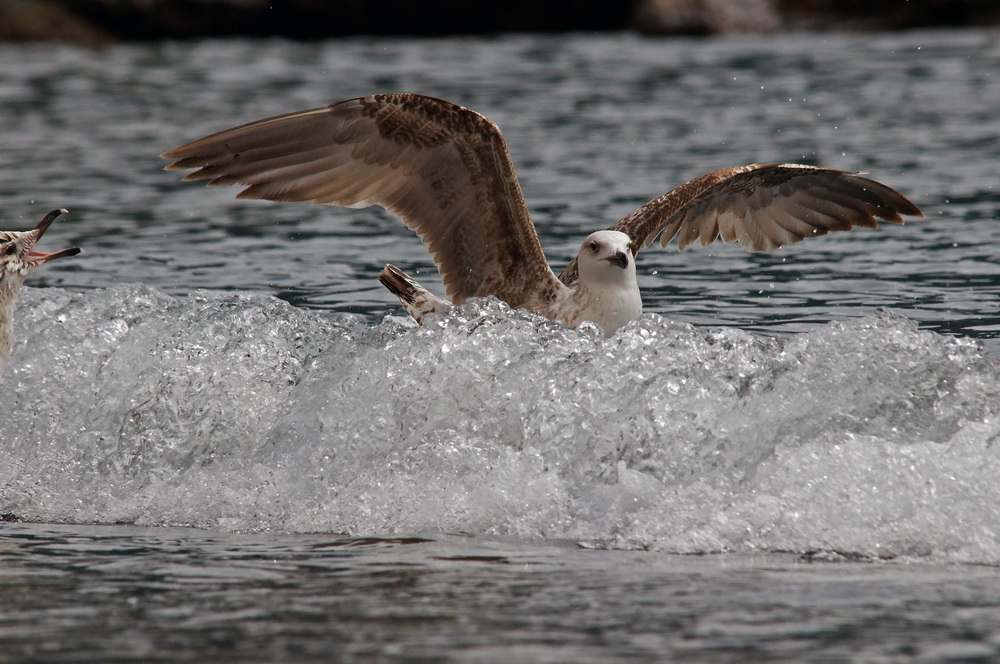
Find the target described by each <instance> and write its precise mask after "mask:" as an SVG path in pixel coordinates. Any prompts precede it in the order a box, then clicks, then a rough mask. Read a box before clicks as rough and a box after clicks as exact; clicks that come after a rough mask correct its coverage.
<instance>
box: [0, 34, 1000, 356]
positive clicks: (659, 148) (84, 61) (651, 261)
mask: <svg viewBox="0 0 1000 664" xmlns="http://www.w3.org/2000/svg"><path fill="white" fill-rule="evenodd" d="M996 40H997V37H996V33H995V32H987V31H982V32H977V31H970V32H917V33H908V34H903V35H867V36H858V37H850V36H832V35H797V36H783V37H781V38H780V39H735V40H729V41H688V40H643V39H639V38H636V37H634V36H629V35H611V36H607V35H600V36H598V35H579V36H567V37H529V36H514V37H504V38H500V39H490V40H475V39H451V40H386V39H356V40H344V41H333V42H320V43H309V44H292V43H287V42H282V41H263V42H250V41H247V42H239V41H236V42H229V41H225V42H223V41H205V42H193V43H184V44H173V43H168V44H162V45H155V46H122V47H112V48H108V49H105V50H100V51H95V52H80V51H78V50H76V49H72V48H60V47H53V46H38V47H25V46H18V47H6V48H5V50H4V51H3V55H2V57H3V60H4V63H5V67H4V73H3V75H2V76H0V104H2V105H0V110H2V118H0V131H2V132H3V136H4V149H3V153H2V155H0V160H2V161H0V167H2V168H3V173H4V177H3V182H2V184H0V213H2V215H3V221H4V223H5V224H7V225H11V224H14V223H18V222H22V221H23V222H29V221H32V220H35V219H36V218H39V217H40V216H41V215H42V214H43V213H44V212H45V211H48V210H49V209H51V208H53V207H58V206H63V207H67V208H69V209H71V211H72V212H73V213H74V215H73V217H72V218H71V220H69V221H67V222H65V223H64V225H63V228H62V229H61V232H62V234H63V235H62V237H65V238H67V239H69V240H70V241H72V242H75V243H77V244H79V245H81V246H83V247H85V248H86V249H87V256H86V257H85V258H83V259H80V260H77V261H75V262H73V263H65V264H63V265H62V266H60V267H59V269H58V270H50V271H49V272H48V274H47V275H42V276H40V277H38V279H42V280H43V281H41V282H37V281H36V282H35V283H48V284H52V285H62V286H65V287H68V288H71V289H73V290H80V289H89V288H94V287H104V286H109V285H112V284H116V283H121V282H130V281H141V282H143V283H146V284H149V285H151V286H155V287H156V288H159V289H161V290H164V291H166V292H168V293H172V294H186V293H188V292H190V291H191V290H192V289H193V288H196V287H201V288H210V289H217V288H227V289H229V288H235V289H247V290H252V291H255V292H269V293H274V294H276V295H279V296H280V297H283V298H285V299H288V300H290V301H292V302H294V303H296V304H301V305H305V306H310V307H323V308H332V309H336V310H341V311H352V312H360V313H365V314H370V313H376V314H381V313H384V312H390V311H396V310H397V308H396V306H395V303H394V301H393V299H392V298H391V297H388V296H386V294H385V293H383V292H382V290H381V287H380V286H379V285H378V284H377V283H376V282H375V280H374V276H375V275H376V274H377V272H378V270H379V269H381V267H382V265H383V264H384V263H385V262H387V261H394V262H396V263H398V264H400V265H401V267H404V268H405V269H417V270H421V269H422V270H428V271H432V272H433V265H432V264H431V263H430V262H429V260H428V257H427V255H426V252H425V251H424V249H423V248H422V247H421V245H420V243H419V242H417V241H416V240H415V239H414V238H413V237H412V236H411V235H410V234H409V232H408V231H406V230H405V229H404V228H402V226H401V225H400V224H399V223H398V222H397V221H396V220H395V219H392V218H391V217H389V215H386V214H381V213H380V211H379V210H377V209H374V208H372V209H368V210H361V211H349V210H338V209H328V208H323V207H320V206H304V205H276V204H271V203H262V202H249V203H248V202H236V201H235V200H233V197H234V195H235V193H236V189H235V188H227V189H223V190H214V191H206V190H204V189H202V188H200V187H199V186H197V185H185V186H181V185H180V184H178V179H179V178H178V176H177V174H175V173H164V172H161V171H160V170H159V169H160V168H161V167H162V166H163V163H162V162H160V161H159V160H158V158H157V155H158V154H159V153H160V152H162V151H163V150H165V149H167V148H170V147H173V146H175V145H178V144H180V143H181V142H184V141H187V140H190V139H192V138H195V137H198V136H201V135H203V134H205V133H208V132H211V131H216V130H218V129H221V128H225V127H228V126H231V125H233V124H236V123H238V122H244V121H249V120H253V119H257V118H260V117H265V116H268V115H272V114H277V113H281V112H285V111H288V110H294V109H300V108H309V107H313V106H319V105H323V104H326V103H329V102H331V101H335V100H339V99H346V98H350V97H353V96H357V95H363V94H369V93H372V92H385V91H415V92H422V93H425V94H430V95H434V96H439V97H442V98H445V99H450V100H454V101H457V102H459V103H462V104H464V105H467V106H470V107H472V108H475V109H477V110H479V111H481V112H483V113H485V114H486V115H488V116H489V117H491V118H492V119H494V120H495V121H496V122H498V123H499V125H500V126H501V128H502V129H503V130H504V131H505V133H506V135H507V137H508V140H509V142H510V146H511V150H512V153H513V157H514V161H515V164H516V166H517V167H518V170H519V173H520V176H521V180H522V185H523V187H524V190H525V194H526V197H527V200H528V204H529V207H530V209H531V211H532V214H533V216H534V218H535V221H536V224H537V226H538V228H539V231H540V234H541V236H542V241H543V246H544V247H545V248H546V250H547V252H548V253H549V256H550V259H551V260H552V262H553V264H554V265H556V266H557V267H561V266H562V265H564V264H565V263H566V262H567V261H568V260H569V258H571V257H572V256H573V255H574V254H575V252H576V250H577V248H578V245H579V242H580V241H581V239H582V238H583V237H585V236H586V235H587V234H589V233H590V232H591V231H593V230H595V229H598V228H603V227H606V226H607V225H609V224H610V223H611V222H613V221H615V220H617V219H618V218H619V217H621V216H623V215H625V214H627V213H628V212H630V211H632V210H633V209H635V208H636V207H638V206H639V205H640V204H642V203H644V202H645V201H647V200H649V199H651V198H653V197H655V196H658V195H659V194H661V193H662V192H664V191H666V190H667V189H669V188H671V187H673V186H675V185H677V184H680V183H681V182H684V181H686V180H688V179H690V178H692V177H694V176H696V175H699V174H701V173H703V172H706V171H708V170H712V169H715V168H720V167H724V166H732V165H736V164H742V163H751V162H763V161H779V162H780V161H784V162H804V163H809V164H815V165H821V166H828V167H834V168H843V169H849V170H865V171H869V172H871V173H872V175H873V176H874V177H876V178H878V179H881V180H882V181H884V182H886V183H887V184H889V185H891V186H894V187H897V188H898V189H900V190H901V191H902V192H904V193H905V194H907V195H908V196H910V197H912V199H913V200H914V201H915V202H916V203H917V204H918V205H920V206H921V207H922V208H923V209H924V211H925V212H926V214H927V219H926V220H924V221H917V222H914V223H913V224H912V225H910V226H908V227H904V228H897V227H889V228H884V229H881V230H879V231H877V232H869V231H861V232H856V233H851V234H844V235H838V236H835V237H825V238H823V239H821V240H819V241H817V242H815V243H810V244H807V245H799V246H796V247H791V248H786V249H784V250H782V251H780V252H778V253H775V254H767V255H754V256H750V255H746V254H744V253H742V252H741V251H740V250H739V248H738V247H735V246H715V247H711V248H709V249H707V250H702V249H696V250H691V251H688V252H685V253H683V254H677V253H675V251H674V250H673V249H671V250H669V251H662V250H656V249H651V250H647V251H646V252H644V254H643V255H642V256H641V257H640V260H639V273H640V284H641V286H642V288H643V289H644V294H643V296H644V299H645V301H646V305H647V309H648V310H650V311H655V312H659V313H663V314H666V315H669V316H670V317H671V318H674V319H679V320H684V321H690V322H695V323H701V324H727V325H737V326H742V327H747V328H767V329H779V330H785V331H798V330H802V329H807V328H808V326H809V324H811V323H815V322H819V321H826V320H830V319H841V318H844V317H849V316H857V315H863V314H865V313H871V312H872V311H874V310H875V309H876V308H878V307H890V308H892V309H894V310H897V311H900V312H902V313H905V314H906V315H907V316H908V317H910V318H913V319H914V320H917V321H920V322H921V323H923V324H924V325H925V326H926V327H928V328H930V329H937V330H941V331H944V332H954V333H961V334H970V335H973V336H979V337H982V336H995V335H996V334H997V331H998V325H1000V321H998V317H997V309H996V304H997V295H998V286H997V283H998V278H1000V277H998V267H997V262H996V254H995V252H994V251H993V249H992V248H993V247H995V246H996V245H997V240H998V233H1000V230H998V224H997V223H996V219H997V209H998V205H1000V194H998V192H997V190H996V186H997V183H996V168H995V164H996V163H997V159H998V158H1000V120H997V117H996V113H995V109H996V108H997V106H998V104H1000V85H998V84H997V82H996V80H995V77H996V75H997V69H998V48H1000V47H998V46H997V41H996ZM53 242H58V240H53Z"/></svg>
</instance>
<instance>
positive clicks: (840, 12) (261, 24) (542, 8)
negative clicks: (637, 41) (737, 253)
mask: <svg viewBox="0 0 1000 664" xmlns="http://www.w3.org/2000/svg"><path fill="white" fill-rule="evenodd" d="M998 22H1000V3H998V2H996V0H550V1H549V2H536V1H535V0H507V1H505V2H468V1H466V0H423V1H421V2H413V1H412V0H331V1H327V0H3V2H2V3H0V39H4V40H59V41H71V42H76V43H82V44H101V43H107V42H113V41H119V40H136V39H163V38H194V37H205V36H221V35H237V34H238V35H243V36H278V35H280V36H285V37H292V38H299V39H319V38H324V37H334V36H343V35H353V34H373V35H391V34H400V35H402V34H405V35H451V34H484V33H487V34H488V33H493V32H560V31H582V30H588V31H589V30H594V31H601V30H623V29H631V30H635V31H637V32H639V33H643V34H679V35H699V34H727V33H761V32H771V31H779V30H853V31H859V30H863V31H869V30H892V29H901V28H916V27H931V26H935V27H941V26H983V25H996V24H997V23H998Z"/></svg>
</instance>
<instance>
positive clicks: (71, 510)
mask: <svg viewBox="0 0 1000 664" xmlns="http://www.w3.org/2000/svg"><path fill="white" fill-rule="evenodd" d="M0 62H2V63H3V65H4V66H3V67H0V135H2V136H3V150H0V172H2V173H3V178H0V215H2V216H0V224H2V226H3V227H4V228H13V227H27V226H29V225H33V224H34V223H35V222H37V220H38V219H40V218H41V216H42V215H43V214H44V213H45V212H47V211H48V210H50V209H52V208H55V207H66V208H69V209H70V211H71V214H70V215H68V216H66V217H65V218H60V220H59V221H58V222H57V223H56V224H55V225H54V226H53V228H52V229H51V230H50V231H49V233H48V234H47V236H46V238H45V240H44V243H45V245H44V247H43V248H48V249H55V248H60V247H62V246H68V245H70V244H75V245H78V246H81V247H83V248H84V252H85V253H84V254H81V255H80V256H77V257H74V258H72V259H67V260H65V261H60V262H58V263H53V264H52V265H49V266H47V267H46V268H45V269H44V270H40V271H39V272H38V273H36V274H35V275H33V276H32V278H31V281H30V282H29V287H27V288H26V289H25V291H24V293H23V295H22V298H21V300H20V302H19V305H18V309H17V321H16V328H15V329H16V335H17V342H16V344H15V348H14V352H13V355H12V358H11V362H10V364H9V366H8V368H7V373H6V374H5V376H4V377H3V381H4V382H3V391H2V396H0V423H2V431H3V433H2V441H3V443H2V444H3V450H4V453H3V456H2V459H0V514H3V515H4V518H5V519H8V521H6V522H2V523H0V606H2V607H3V611H2V612H0V660H3V661H34V662H47V661H95V662H96V661H192V662H194V661H314V660H315V661H463V662H479V661H497V662H500V661H505V662H506V661H525V662H528V661H530V662H539V661H623V660H634V661H693V662H783V661H788V662H793V661H823V662H848V661H866V662H903V661H919V662H953V661H963V662H964V661H973V662H990V661H995V660H997V659H1000V617H998V616H1000V611H998V609H1000V606H998V605H1000V600H998V598H1000V574H998V573H997V566H998V565H1000V488H998V487H1000V484H998V483H997V481H996V477H997V468H998V467H1000V453H998V449H1000V446H998V444H997V443H998V441H1000V346H998V342H997V339H998V338H1000V312H998V302H1000V300H998V296H1000V265H998V263H1000V261H998V255H1000V254H998V251H997V249H996V247H997V246H998V242H1000V224H998V223H997V222H998V217H1000V214H998V208H1000V196H998V192H997V177H996V175H997V169H996V164H997V163H1000V120H998V119H997V117H996V113H995V109H996V107H997V106H998V103H1000V86H998V84H997V80H996V79H997V77H998V76H1000V33H997V32H991V31H963V32H939V31H922V32H911V33H904V34H896V35H879V34H875V35H789V36H780V37H768V38H740V39H731V40H715V39H707V40H658V39H640V38H637V37H634V36H631V35H625V34H615V35H569V36H502V37H499V38H496V39H458V38H456V39H434V40H428V39H362V38H358V39H347V40H336V41H328V42H316V43H292V42H286V41H280V40H271V41H239V40H235V41H198V42H187V43H159V44H145V45H144V44H133V45H123V46H114V47H109V48H105V49H100V50H81V49H76V48H72V47H62V46H52V45H48V46H45V47H32V46H3V47H0ZM398 90H402V91H414V92H422V93H426V94H432V95H435V96H439V97H443V98H446V99H451V100H454V101H457V102H460V103H463V104H465V105H467V106H470V107H473V108H476V109H477V110H479V111H481V112H483V113H485V114H487V115H488V116H489V117H491V118H492V119H494V120H496V121H497V122H498V123H499V124H500V126H501V128H502V129H503V130H504V131H505V133H506V135H507V137H508V141H509V143H510V147H511V151H512V154H513V157H514V161H515V164H516V166H517V167H518V171H519V174H520V177H521V181H522V186H523V187H524V190H525V194H526V197H527V200H528V205H529V208H530V209H531V211H532V214H533V217H534V219H535V223H536V225H537V227H538V229H539V235H540V237H541V239H542V243H543V246H544V247H545V249H546V251H547V253H548V255H549V257H550V259H551V261H552V263H553V265H554V266H556V267H557V269H558V268H561V266H562V265H564V264H565V263H566V262H567V261H568V260H569V259H570V258H571V257H572V256H573V255H574V254H575V252H576V248H577V246H578V244H579V242H580V241H581V239H582V238H583V237H585V236H586V235H587V234H588V233H589V232H591V231H593V230H595V229H597V228H602V227H605V226H607V225H610V223H612V222H613V221H615V220H616V219H617V218H619V217H621V216H623V215H624V214H627V213H628V212H630V211H631V210H632V209H634V208H635V207H637V206H638V205H640V204H642V203H643V202H645V201H646V200H648V199H650V198H653V197H655V196H657V195H659V194H660V193H662V192H663V191H665V190H667V189H668V188H670V187H672V186H674V185H676V184H679V183H680V182H683V181H685V180H687V179H690V178H691V177H694V176H696V175H698V174H700V173H703V172H705V171H708V170H711V169H713V168H720V167H724V166H731V165H736V164H740V163H750V162H755V161H793V162H805V163H812V164H817V165H822V166H830V167H835V168H844V169H851V170H865V171H869V172H870V173H871V174H872V176H873V177H875V178H877V179H879V180H881V181H883V182H885V183H887V184H889V185H891V186H894V187H896V188H898V189H899V190H900V191H902V192H903V193H904V194H906V195H908V196H909V197H911V198H912V200H914V202H916V203H917V204H918V205H919V206H921V208H922V209H923V210H924V212H925V214H926V218H925V219H922V220H914V221H912V222H911V223H908V224H907V225H905V226H902V227H898V226H892V225H887V226H884V227H882V228H879V229H877V230H875V231H869V230H863V229H862V230H859V231H855V232H853V233H849V234H848V233H839V234H833V235H830V236H826V237H823V238H819V239H817V240H815V241H813V242H805V243H802V244H799V245H795V246H793V247H786V248H784V249H782V250H780V251H778V252H775V253H773V254H755V255H748V254H745V253H743V252H741V251H740V250H739V248H738V247H735V246H729V245H721V244H720V245H717V246H712V247H709V248H698V249H692V250H688V251H685V252H677V251H676V250H674V249H668V250H661V249H657V248H650V249H647V250H645V251H644V252H643V253H641V254H640V256H639V260H638V269H639V275H640V286H641V287H642V291H643V298H644V301H645V304H646V313H645V314H644V315H643V317H642V318H641V319H639V320H638V321H636V322H634V323H632V324H631V325H629V326H628V327H627V328H625V329H623V330H622V331H620V332H619V333H618V334H617V335H615V336H614V337H613V338H611V339H607V340H606V339H604V338H603V337H602V335H601V334H600V333H599V332H598V331H597V329H596V328H593V327H589V326H583V327H581V328H580V329H577V330H569V329H566V328H565V327H563V326H562V325H560V324H558V323H553V322H551V321H547V320H545V319H543V318H541V317H539V316H537V315H534V314H531V313H528V312H523V311H511V310H510V309H509V308H508V307H506V306H505V305H503V304H502V303H500V302H497V301H495V300H491V299H486V300H481V301H474V302H470V303H468V304H466V305H464V306H462V307H458V308H455V309H454V310H453V311H451V312H449V313H447V314H445V315H443V316H441V317H439V318H438V319H437V320H434V321H432V322H431V323H430V324H428V325H426V326H424V327H417V326H416V325H415V324H414V323H412V322H411V321H409V320H408V319H406V318H405V317H403V315H402V312H401V311H400V309H399V307H398V306H397V305H396V304H395V303H394V300H393V298H392V297H391V296H390V295H388V294H387V293H386V292H384V291H383V290H382V289H381V287H380V286H379V285H378V284H377V282H376V281H375V279H374V277H375V275H376V274H377V272H378V271H379V270H380V269H381V267H382V266H383V265H384V264H385V263H386V262H389V261H391V262H393V263H395V264H397V265H399V266H400V267H402V268H403V269H406V270H408V271H411V272H413V273H416V274H418V275H419V277H420V279H421V280H422V281H424V282H426V283H428V284H429V285H431V286H432V287H433V286H434V285H435V281H434V279H435V277H434V276H433V271H434V270H433V265H432V264H431V263H430V261H429V258H428V256H427V254H426V251H425V250H424V249H423V248H422V247H421V246H420V243H419V242H418V241H417V240H416V239H415V238H414V237H413V236H412V235H411V234H409V232H408V231H406V229H405V228H403V227H402V225H401V224H400V223H399V222H398V221H396V220H394V219H393V218H391V216H389V215H387V214H385V213H382V212H381V211H379V210H377V209H366V210H342V209H335V208H323V207H320V206H308V205H291V204H285V205H277V204H271V203H265V202H253V201H251V202H246V201H236V200H234V198H233V197H234V195H235V193H236V191H237V190H236V189H235V188H218V189H206V188H203V187H201V186H197V185H184V184H181V183H179V182H178V180H179V177H178V176H177V174H176V173H165V172H163V171H161V170H160V169H161V168H162V166H163V165H164V163H163V162H161V161H160V160H158V158H157V155H158V154H159V153H160V152H162V151H164V150H166V149H168V148H170V147H173V146H175V145H178V144H180V143H181V142H184V141H186V140H189V139H191V138H195V137H198V136H200V135H203V134H205V133H208V132H211V131H214V130H218V129H222V128H225V127H228V126H231V125H233V124H236V123H239V122H244V121H249V120H252V119H256V118H259V117H264V116H267V115H272V114H276V113H280V112H284V111H288V110H294V109H299V108H308V107H312V106H319V105H323V104H325V103H328V102H331V101H335V100H338V99H344V98H349V97H352V96H356V95H360V94H367V93H371V92H383V91H398Z"/></svg>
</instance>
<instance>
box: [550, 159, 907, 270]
mask: <svg viewBox="0 0 1000 664" xmlns="http://www.w3.org/2000/svg"><path fill="white" fill-rule="evenodd" d="M902 215H912V216H917V217H922V216H924V215H923V213H922V212H921V211H920V209H919V208H918V207H917V206H916V205H914V204H913V203H912V202H911V201H910V200H908V199H907V198H906V197H905V196H903V195H902V194H900V193H899V192H898V191H896V190H894V189H892V188H890V187H887V186H885V185H884V184H881V183H879V182H876V181H874V180H870V179H868V178H864V177H861V176H860V175H858V174H857V173H851V172H847V171H837V170H832V169H827V168H817V167H815V166H801V165H797V164H750V165H747V166H737V167H735V168H726V169H721V170H718V171H712V172H710V173H706V174H704V175H701V176H699V177H697V178H695V179H693V180H691V181H690V182H687V183H685V184H682V185H680V186H679V187H676V188H675V189H672V190H670V191H668V192H667V193H665V194H663V195H662V196H660V197H659V198H655V199H653V200H651V201H650V202H648V203H646V204H645V205H643V206H642V207H640V208H639V209H638V210H636V211H635V212H633V213H631V214H629V215H628V216H626V217H624V218H623V219H620V220H619V221H618V222H616V223H615V224H613V225H612V226H611V228H610V229H611V230H616V231H621V232H623V233H626V234H627V235H628V236H629V237H630V238H632V250H633V253H638V252H639V249H641V248H642V247H648V246H649V245H650V244H652V243H653V241H654V240H656V239H657V238H659V240H660V244H661V245H662V246H664V247H665V246H667V245H668V244H669V243H670V242H671V241H673V240H675V239H676V241H677V246H678V248H680V249H685V248H687V247H689V246H690V245H692V244H694V243H695V242H698V243H699V244H701V245H702V246H707V245H709V244H712V243H713V242H714V241H715V240H716V239H717V238H721V239H722V241H723V242H739V243H740V245H741V246H742V247H743V248H744V249H745V250H746V251H751V252H756V251H771V250H774V249H777V248H778V247H782V246H784V245H786V244H794V243H796V242H799V241H801V240H803V239H805V238H807V237H817V236H820V235H825V234H827V233H829V232H830V231H848V230H851V229H852V228H853V227H855V226H863V227H867V228H876V227H877V226H878V221H879V220H882V221H885V222H889V223H894V224H901V223H903V218H902ZM559 278H560V279H561V280H562V281H563V283H565V284H567V285H572V284H574V283H575V282H576V279H577V270H576V261H575V260H574V261H573V262H571V263H570V264H569V265H568V266H567V267H566V269H565V270H563V272H562V274H561V275H560V276H559Z"/></svg>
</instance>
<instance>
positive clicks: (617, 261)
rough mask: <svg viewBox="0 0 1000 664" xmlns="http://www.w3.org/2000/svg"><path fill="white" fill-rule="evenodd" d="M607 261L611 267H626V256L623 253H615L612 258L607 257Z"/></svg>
mask: <svg viewBox="0 0 1000 664" xmlns="http://www.w3.org/2000/svg"><path fill="white" fill-rule="evenodd" d="M607 261H608V262H609V263H611V264H612V265H617V266H618V267H620V268H621V269H623V270H624V269H625V268H627V267H628V254H626V253H625V252H624V251H617V252H615V254H614V255H613V256H608V258H607Z"/></svg>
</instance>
